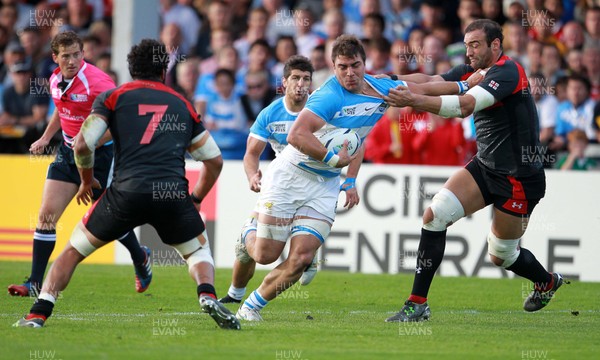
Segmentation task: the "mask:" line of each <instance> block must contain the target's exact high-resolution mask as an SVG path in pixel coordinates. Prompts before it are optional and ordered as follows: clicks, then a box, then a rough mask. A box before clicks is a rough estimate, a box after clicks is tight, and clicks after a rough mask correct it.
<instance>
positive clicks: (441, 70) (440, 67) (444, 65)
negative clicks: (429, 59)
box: [434, 60, 453, 74]
mask: <svg viewBox="0 0 600 360" xmlns="http://www.w3.org/2000/svg"><path fill="white" fill-rule="evenodd" d="M452 67H453V66H452V64H451V63H450V61H448V60H442V61H438V62H437V64H435V71H434V74H445V73H447V72H448V71H450V69H452Z"/></svg>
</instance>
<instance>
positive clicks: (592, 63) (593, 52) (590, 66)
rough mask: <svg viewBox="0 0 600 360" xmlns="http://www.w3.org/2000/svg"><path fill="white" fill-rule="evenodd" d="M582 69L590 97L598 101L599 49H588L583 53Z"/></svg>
mask: <svg viewBox="0 0 600 360" xmlns="http://www.w3.org/2000/svg"><path fill="white" fill-rule="evenodd" d="M582 61H583V67H584V68H585V73H586V75H587V78H588V79H589V81H590V83H591V86H592V90H591V97H592V99H594V100H596V101H600V47H588V48H586V49H585V50H584V51H583V60H582Z"/></svg>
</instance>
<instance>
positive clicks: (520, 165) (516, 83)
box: [442, 55, 543, 176]
mask: <svg viewBox="0 0 600 360" xmlns="http://www.w3.org/2000/svg"><path fill="white" fill-rule="evenodd" d="M472 72H473V68H472V67H471V66H469V65H459V66H457V67H455V68H453V69H451V70H450V71H449V72H447V73H446V74H443V75H442V77H443V78H444V80H446V81H458V80H465V79H466V78H468V77H469V75H470V74H471V73H472ZM477 86H479V87H481V88H483V89H484V90H486V91H487V92H489V93H490V94H492V95H493V96H494V98H495V99H496V103H495V104H494V105H492V106H490V107H487V108H485V109H483V110H480V111H478V112H476V113H474V114H473V116H474V120H475V132H476V141H477V155H476V156H477V157H478V158H479V159H480V160H481V162H482V163H483V164H484V165H485V166H486V167H487V168H489V169H491V170H493V171H495V172H497V173H499V174H502V175H510V176H531V175H534V174H537V173H539V172H543V167H542V162H541V160H539V159H541V156H532V155H536V153H538V152H543V150H542V149H541V147H540V142H539V120H538V113H537V109H536V106H535V102H534V100H533V97H532V96H531V92H530V89H529V81H528V80H527V76H526V75H525V70H523V67H522V66H521V65H520V64H518V63H517V62H514V61H513V60H511V59H510V58H509V57H508V56H506V55H502V56H501V57H500V59H499V60H498V61H497V62H496V63H495V64H494V65H493V66H492V67H491V68H490V69H489V70H488V72H487V73H486V75H485V77H484V79H483V80H482V81H481V83H479V85H477ZM538 155H539V154H538ZM532 159H533V160H532Z"/></svg>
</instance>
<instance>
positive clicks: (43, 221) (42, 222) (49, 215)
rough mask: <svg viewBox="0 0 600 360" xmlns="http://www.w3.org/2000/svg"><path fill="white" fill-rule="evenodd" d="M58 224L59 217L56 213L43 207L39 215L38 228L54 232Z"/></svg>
mask: <svg viewBox="0 0 600 360" xmlns="http://www.w3.org/2000/svg"><path fill="white" fill-rule="evenodd" d="M57 222H58V216H57V215H56V214H55V213H54V211H52V210H51V209H49V208H48V207H44V206H42V208H41V209H40V212H39V214H38V224H37V226H38V228H40V229H43V230H54V229H55V228H56V223H57Z"/></svg>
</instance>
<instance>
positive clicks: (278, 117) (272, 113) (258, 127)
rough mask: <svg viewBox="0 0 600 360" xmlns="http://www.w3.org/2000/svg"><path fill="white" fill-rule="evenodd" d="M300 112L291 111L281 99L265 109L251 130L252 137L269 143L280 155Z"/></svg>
mask: <svg viewBox="0 0 600 360" xmlns="http://www.w3.org/2000/svg"><path fill="white" fill-rule="evenodd" d="M298 114H299V113H298V112H292V111H290V110H289V109H288V108H287V106H286V105H285V101H284V98H283V97H281V98H279V99H277V100H275V101H273V102H272V103H271V104H270V105H269V106H267V107H266V108H264V109H263V110H262V111H261V112H260V113H259V114H258V117H257V118H256V121H255V122H254V124H253V125H252V127H251V128H250V136H252V137H253V138H256V139H258V140H260V141H264V142H268V143H269V144H271V148H273V151H275V154H276V155H279V153H281V151H282V150H283V148H285V146H286V145H287V143H288V142H287V135H288V133H289V132H290V129H291V128H292V124H293V123H294V121H296V118H298Z"/></svg>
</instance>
